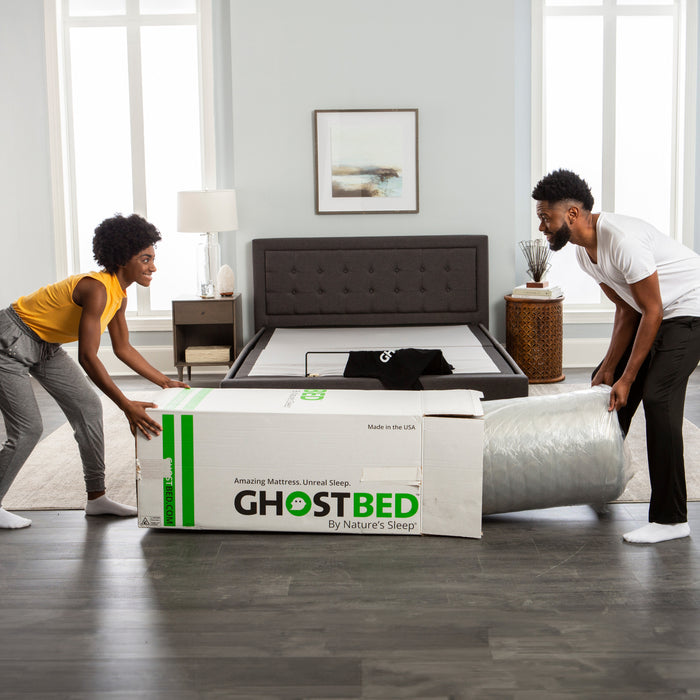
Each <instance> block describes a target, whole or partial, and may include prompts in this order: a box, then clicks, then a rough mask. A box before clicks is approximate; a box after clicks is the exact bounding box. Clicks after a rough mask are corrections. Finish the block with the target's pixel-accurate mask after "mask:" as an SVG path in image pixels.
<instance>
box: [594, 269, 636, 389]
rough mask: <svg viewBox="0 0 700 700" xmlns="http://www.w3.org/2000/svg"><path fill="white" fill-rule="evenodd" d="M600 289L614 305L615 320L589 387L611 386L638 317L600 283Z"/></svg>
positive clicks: (616, 295)
mask: <svg viewBox="0 0 700 700" xmlns="http://www.w3.org/2000/svg"><path fill="white" fill-rule="evenodd" d="M600 288H601V289H602V290H603V293H604V294H605V296H606V297H608V299H610V301H612V303H613V304H615V320H614V322H613V330H612V336H611V337H610V345H609V346H608V351H607V353H606V354H605V357H604V358H603V361H602V363H601V365H600V368H599V369H598V371H597V372H596V374H595V376H594V377H593V380H592V381H591V385H592V386H597V385H598V384H607V385H608V386H612V385H613V384H614V383H615V378H614V377H615V368H616V367H617V365H618V363H619V362H620V360H621V359H622V356H623V355H624V353H625V350H626V349H627V347H628V346H629V344H630V343H631V342H632V339H633V338H634V334H635V332H636V331H637V325H638V324H639V317H640V316H639V312H638V311H637V310H636V309H634V308H632V307H631V306H630V305H629V304H628V303H627V302H626V301H624V299H622V298H621V297H620V296H619V295H618V294H617V292H615V291H614V290H613V289H612V288H611V287H608V285H607V284H604V283H602V282H601V284H600Z"/></svg>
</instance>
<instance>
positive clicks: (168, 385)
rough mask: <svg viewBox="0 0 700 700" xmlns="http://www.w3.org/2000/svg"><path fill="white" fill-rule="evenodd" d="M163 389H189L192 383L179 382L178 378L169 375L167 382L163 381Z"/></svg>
mask: <svg viewBox="0 0 700 700" xmlns="http://www.w3.org/2000/svg"><path fill="white" fill-rule="evenodd" d="M160 386H161V388H162V389H177V388H180V389H189V388H190V385H189V384H185V382H178V381H177V380H176V379H170V378H169V377H166V379H165V382H163V383H162V384H161V385H160Z"/></svg>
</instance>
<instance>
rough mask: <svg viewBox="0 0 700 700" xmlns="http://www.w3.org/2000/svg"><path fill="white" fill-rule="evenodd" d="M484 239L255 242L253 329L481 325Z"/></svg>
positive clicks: (485, 308) (484, 318) (484, 316)
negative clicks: (265, 327)
mask: <svg viewBox="0 0 700 700" xmlns="http://www.w3.org/2000/svg"><path fill="white" fill-rule="evenodd" d="M488 269H489V266H488V238H487V237H486V236H386V237H342V238H261V239H256V240H254V241H253V278H254V295H255V297H254V307H255V328H256V330H257V329H259V328H262V327H263V326H267V327H273V328H283V327H300V326H389V325H394V326H395V325H429V324H450V323H482V324H483V325H484V326H486V327H488V321H489V304H488V286H489V285H488Z"/></svg>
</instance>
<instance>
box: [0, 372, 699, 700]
mask: <svg viewBox="0 0 700 700" xmlns="http://www.w3.org/2000/svg"><path fill="white" fill-rule="evenodd" d="M697 374H698V373H697V372H696V375H697ZM581 376H585V374H584V373H583V371H582V374H581ZM696 380H697V377H694V379H693V388H692V389H691V391H690V392H689V399H691V394H692V395H693V397H692V399H691V403H692V402H696V407H697V408H700V406H697V398H696V396H697V395H698V394H700V392H698V391H697V387H698V382H697V381H696ZM207 381H209V380H207V379H201V380H197V379H196V380H195V381H193V384H195V383H200V382H201V383H202V384H205V383H206V382H207ZM567 381H571V382H576V381H582V380H581V379H577V377H576V373H572V372H568V376H567ZM120 383H122V382H121V380H120ZM123 385H124V386H131V387H133V386H138V385H137V384H134V383H133V382H131V381H124V382H123ZM139 388H140V387H139ZM42 403H43V402H42ZM686 415H688V413H687V412H686ZM26 515H27V516H28V517H31V518H32V519H33V521H34V523H33V525H32V527H30V528H27V529H25V530H19V531H0V601H1V602H0V621H1V622H0V630H1V634H0V698H12V699H13V700H14V699H19V698H21V699H22V700H24V699H31V698H55V699H58V698H60V699H62V700H63V699H66V700H67V699H71V700H83V699H84V700H93V699H98V698H105V699H107V698H109V699H110V700H111V699H115V698H143V699H144V700H145V699H149V700H150V699H152V698H169V699H170V698H172V699H179V698H187V699H189V698H192V699H195V698H250V699H253V698H360V697H362V698H392V699H394V698H424V699H437V698H504V699H505V698H513V699H523V700H525V699H527V700H530V699H532V700H535V699H539V698H591V699H594V698H619V699H621V700H622V699H624V700H627V699H634V698H650V697H655V698H675V697H683V696H686V695H698V694H700V504H698V503H692V504H690V524H691V528H692V529H693V531H694V532H695V533H698V535H697V538H686V539H683V540H676V541H672V542H666V543H663V544H659V545H654V546H640V545H628V544H625V543H623V541H622V538H621V536H622V533H623V532H626V531H627V530H629V529H632V528H634V527H637V526H639V525H642V524H643V523H644V522H645V521H646V515H647V507H646V505H645V504H639V505H615V506H612V507H611V508H610V513H609V514H607V515H605V516H601V517H599V516H597V515H596V514H595V513H594V512H593V511H592V510H591V509H589V508H587V507H572V508H557V509H550V510H541V511H533V512H529V513H516V514H509V515H503V516H494V517H487V518H485V519H484V524H483V530H484V534H483V538H482V539H481V540H468V539H456V538H439V537H410V536H371V535H360V536H350V535H301V534H294V535H285V534H278V533H244V532H239V533H231V532H229V533H225V532H224V533H222V532H180V531H177V532H163V531H151V530H142V529H139V528H137V526H136V523H135V521H134V520H133V519H131V520H121V519H95V518H86V517H85V516H84V515H83V514H82V512H79V511H44V512H32V513H26Z"/></svg>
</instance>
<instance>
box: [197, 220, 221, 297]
mask: <svg viewBox="0 0 700 700" xmlns="http://www.w3.org/2000/svg"><path fill="white" fill-rule="evenodd" d="M220 263H221V250H220V248H219V241H218V240H217V237H216V234H215V233H205V234H203V235H202V240H201V241H200V244H199V246H198V248H197V289H198V294H199V296H200V297H201V298H202V299H213V298H214V297H215V296H216V273H217V270H218V269H219V266H220Z"/></svg>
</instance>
